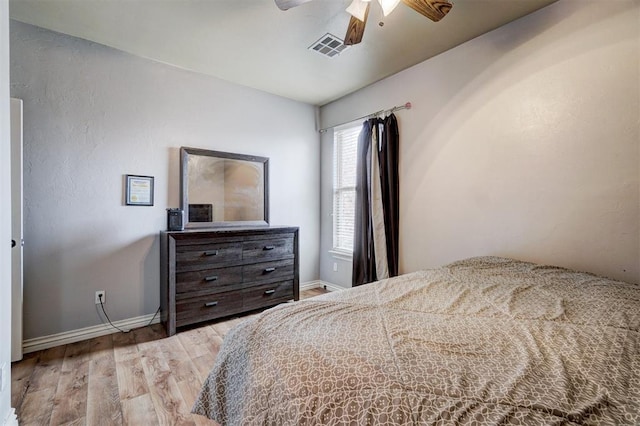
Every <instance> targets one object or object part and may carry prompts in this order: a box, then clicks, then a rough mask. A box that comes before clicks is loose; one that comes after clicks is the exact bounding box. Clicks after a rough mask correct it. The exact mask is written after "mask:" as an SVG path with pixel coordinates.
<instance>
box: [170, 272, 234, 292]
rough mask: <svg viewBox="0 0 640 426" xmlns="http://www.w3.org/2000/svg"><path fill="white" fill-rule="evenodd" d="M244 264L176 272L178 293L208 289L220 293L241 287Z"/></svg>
mask: <svg viewBox="0 0 640 426" xmlns="http://www.w3.org/2000/svg"><path fill="white" fill-rule="evenodd" d="M241 283H242V266H232V267H228V268H214V269H201V270H197V271H190V272H178V273H177V274H176V293H177V294H181V293H190V292H200V291H208V292H209V293H219V292H222V291H229V290H233V289H236V288H239V287H240V284H241Z"/></svg>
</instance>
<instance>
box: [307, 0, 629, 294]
mask: <svg viewBox="0 0 640 426" xmlns="http://www.w3.org/2000/svg"><path fill="white" fill-rule="evenodd" d="M454 11H455V9H454ZM639 15H640V3H639V2H637V1H633V0H620V1H611V2H602V1H572V0H560V1H559V2H557V3H554V4H552V5H550V6H548V7H546V8H544V9H542V10H540V11H538V12H536V13H534V14H531V15H529V16H526V17H524V18H522V19H520V20H518V21H516V22H513V23H511V24H508V25H506V26H504V27H501V28H498V29H496V30H494V31H492V32H491V33H488V34H486V35H483V36H481V37H478V38H476V39H474V40H471V41H470V42H467V43H465V44H463V45H461V46H458V47H456V48H454V49H452V50H450V51H448V52H445V53H443V54H441V55H439V56H437V57H435V58H432V59H430V60H427V61H425V62H423V63H421V64H419V65H416V66H414V67H412V68H410V69H407V70H405V71H403V72H401V73H398V74H396V75H394V76H392V77H389V78H387V79H386V80H383V81H381V82H379V83H377V84H374V85H372V86H369V87H367V88H365V89H363V90H361V91H359V92H356V93H354V94H352V95H350V96H347V97H345V98H342V99H340V100H338V101H336V102H334V103H331V104H329V105H326V106H324V107H322V108H321V110H320V113H321V126H322V127H326V126H329V125H333V124H336V123H341V122H346V121H349V120H352V119H354V118H356V117H358V116H362V115H366V114H367V113H370V112H372V111H377V110H380V109H384V108H388V107H391V106H393V105H402V104H404V103H405V102H407V101H411V102H412V103H413V105H414V107H413V109H411V110H408V111H400V112H398V113H397V116H398V121H399V126H400V270H401V272H410V271H415V270H418V269H423V268H428V267H434V266H438V265H442V264H444V263H448V262H451V261H454V260H456V259H462V258H465V257H470V256H479V255H501V256H510V257H515V258H520V259H523V260H529V261H534V262H543V263H551V264H557V265H560V266H565V267H570V268H575V269H579V270H585V271H590V272H594V273H598V274H602V275H606V276H610V277H613V278H617V279H621V280H626V281H629V282H635V283H637V282H640V249H639V245H640V226H639V225H640V209H639V207H640V206H639V205H640V200H639V194H640V186H639V183H638V176H639V174H640V157H639V155H638V146H639V145H640V135H639V128H640V126H639V123H638V120H639V117H640V108H639V105H638V104H639V99H640V96H639V94H640V87H639V81H640V78H639V76H640V72H639V66H638V63H639V61H640V58H639V52H640V33H639V32H640V29H639V28H640V26H638V22H639ZM327 139H328V140H329V141H327ZM324 140H325V142H324V143H323V145H322V150H323V152H322V158H323V160H324V159H330V158H331V149H332V147H331V143H330V137H329V136H325V137H324ZM330 171H331V169H330V168H327V167H325V166H323V168H322V173H323V178H322V185H323V186H322V196H321V197H322V200H323V203H322V209H323V210H322V215H321V217H322V247H321V265H322V268H321V279H323V280H327V281H332V282H336V283H338V284H342V285H345V284H346V285H349V283H348V282H344V279H345V277H343V276H340V275H339V274H337V273H335V272H333V270H332V264H333V259H332V256H331V255H330V254H329V253H328V250H329V249H330V248H331V238H330V237H327V236H330V234H331V227H332V225H331V215H330V211H331V210H330V209H331V204H330V203H329V204H327V203H326V200H327V199H329V200H330V198H328V197H327V193H330V191H331V173H330ZM339 280H342V281H339Z"/></svg>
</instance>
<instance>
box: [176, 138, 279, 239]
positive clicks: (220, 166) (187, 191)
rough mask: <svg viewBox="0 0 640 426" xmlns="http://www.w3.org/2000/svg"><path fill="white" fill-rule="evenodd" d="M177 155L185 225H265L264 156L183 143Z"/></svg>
mask: <svg viewBox="0 0 640 426" xmlns="http://www.w3.org/2000/svg"><path fill="white" fill-rule="evenodd" d="M180 157H181V162H180V167H181V179H182V182H181V183H182V185H181V188H182V196H181V199H182V206H181V208H182V210H183V211H184V218H185V226H186V227H188V228H197V227H212V226H238V225H252V226H255V225H268V223H269V173H268V164H269V159H268V158H266V157H256V156H252V155H243V154H232V153H229V152H220V151H209V150H206V149H198V148H186V147H182V148H180Z"/></svg>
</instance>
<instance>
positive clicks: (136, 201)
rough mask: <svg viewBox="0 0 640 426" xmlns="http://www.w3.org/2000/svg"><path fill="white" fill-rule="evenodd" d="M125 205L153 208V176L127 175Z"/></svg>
mask: <svg viewBox="0 0 640 426" xmlns="http://www.w3.org/2000/svg"><path fill="white" fill-rule="evenodd" d="M125 204H126V205H127V206H153V176H139V175H125Z"/></svg>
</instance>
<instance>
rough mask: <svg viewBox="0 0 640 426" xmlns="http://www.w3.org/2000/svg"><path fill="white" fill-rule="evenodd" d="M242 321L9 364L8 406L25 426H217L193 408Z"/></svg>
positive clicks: (100, 340)
mask: <svg viewBox="0 0 640 426" xmlns="http://www.w3.org/2000/svg"><path fill="white" fill-rule="evenodd" d="M322 293H326V290H324V289H321V288H315V289H311V290H305V291H302V292H300V297H301V298H302V299H305V298H309V297H313V296H317V295H319V294H322ZM245 318H246V317H238V318H233V319H230V320H227V321H221V322H215V323H207V324H205V325H202V326H200V327H197V328H192V329H188V330H184V331H181V332H180V333H178V334H176V335H175V336H171V337H166V334H165V332H164V330H163V328H162V326H161V325H160V324H154V325H152V326H149V327H142V328H138V329H135V330H132V331H131V332H129V333H116V334H110V335H107V336H101V337H96V338H95V339H91V340H85V341H82V342H78V343H72V344H69V345H64V346H58V347H55V348H51V349H46V350H43V351H39V352H34V353H30V354H26V355H25V357H24V359H23V360H22V361H20V362H16V363H13V364H12V365H11V406H12V407H14V408H15V409H16V413H17V415H18V420H19V422H20V425H23V426H27V425H38V426H42V425H56V426H57V425H106V426H111V425H216V424H217V423H215V422H213V421H211V420H208V419H206V418H204V417H202V416H198V415H195V414H191V413H190V411H191V407H192V406H193V403H194V401H195V399H196V397H197V395H198V392H199V391H200V387H201V386H202V383H203V382H204V380H205V379H206V377H207V375H208V374H209V370H210V369H211V367H212V366H213V362H214V360H215V358H216V355H217V353H218V350H219V349H220V345H221V343H222V339H223V338H224V336H225V334H226V333H227V332H228V331H229V330H230V329H231V328H232V327H233V326H234V325H236V324H237V323H239V322H240V321H242V320H244V319H245Z"/></svg>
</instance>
